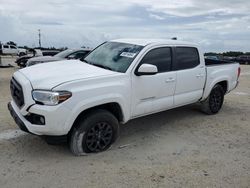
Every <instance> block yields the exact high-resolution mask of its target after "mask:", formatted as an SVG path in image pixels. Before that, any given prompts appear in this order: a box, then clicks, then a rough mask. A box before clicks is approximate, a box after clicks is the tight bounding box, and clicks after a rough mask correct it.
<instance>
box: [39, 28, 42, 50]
mask: <svg viewBox="0 0 250 188" xmlns="http://www.w3.org/2000/svg"><path fill="white" fill-rule="evenodd" d="M38 37H39V47H40V48H41V46H42V45H41V30H40V29H38Z"/></svg>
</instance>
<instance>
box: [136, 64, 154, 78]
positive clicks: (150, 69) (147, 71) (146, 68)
mask: <svg viewBox="0 0 250 188" xmlns="http://www.w3.org/2000/svg"><path fill="white" fill-rule="evenodd" d="M157 73H158V69H157V67H156V66H155V65H151V64H142V65H141V66H140V67H139V69H138V70H137V71H136V73H135V74H136V75H137V76H143V75H154V74H157Z"/></svg>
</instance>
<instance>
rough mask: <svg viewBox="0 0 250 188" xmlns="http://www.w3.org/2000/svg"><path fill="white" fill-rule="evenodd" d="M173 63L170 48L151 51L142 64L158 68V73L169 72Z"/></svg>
mask: <svg viewBox="0 0 250 188" xmlns="http://www.w3.org/2000/svg"><path fill="white" fill-rule="evenodd" d="M171 62H172V57H171V49H170V48H156V49H153V50H151V51H149V52H148V53H147V54H146V55H145V56H144V57H143V59H142V61H141V63H140V64H152V65H155V66H157V68H158V72H167V71H170V70H171Z"/></svg>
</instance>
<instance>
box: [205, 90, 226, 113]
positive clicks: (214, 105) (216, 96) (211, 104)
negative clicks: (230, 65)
mask: <svg viewBox="0 0 250 188" xmlns="http://www.w3.org/2000/svg"><path fill="white" fill-rule="evenodd" d="M224 94H225V91H224V89H223V87H222V86H221V85H215V86H214V88H213V89H212V91H211V93H210V95H209V97H208V98H207V99H206V100H205V101H203V102H202V103H201V104H202V108H201V110H202V111H203V112H205V113H206V114H209V115H211V114H216V113H218V112H219V111H220V109H221V107H222V105H223V102H224Z"/></svg>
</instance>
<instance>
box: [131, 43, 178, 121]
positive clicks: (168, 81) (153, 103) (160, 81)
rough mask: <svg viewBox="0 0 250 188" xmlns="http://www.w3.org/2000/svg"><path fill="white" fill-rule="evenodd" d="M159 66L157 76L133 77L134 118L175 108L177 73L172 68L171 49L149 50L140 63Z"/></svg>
mask: <svg viewBox="0 0 250 188" xmlns="http://www.w3.org/2000/svg"><path fill="white" fill-rule="evenodd" d="M142 64H152V65H155V66H157V68H158V73H157V74H155V75H144V76H136V75H134V74H133V75H132V92H133V93H132V109H131V111H132V117H138V116H142V115H146V114H150V113H154V112H158V111H162V110H166V109H169V108H171V107H173V97H174V96H173V95H174V91H175V84H176V72H175V71H171V68H172V50H171V48H170V47H161V48H154V49H151V50H149V52H148V53H146V55H145V56H144V57H143V59H142V60H141V62H140V63H139V65H138V67H137V69H138V68H139V66H140V65H142Z"/></svg>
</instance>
